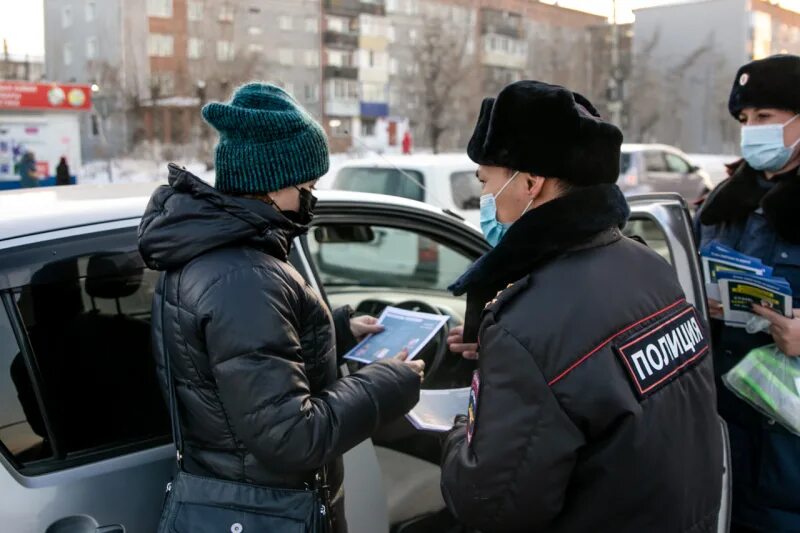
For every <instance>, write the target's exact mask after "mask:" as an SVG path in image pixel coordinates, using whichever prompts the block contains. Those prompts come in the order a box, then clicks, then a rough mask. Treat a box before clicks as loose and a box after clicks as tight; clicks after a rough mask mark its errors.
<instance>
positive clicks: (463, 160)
mask: <svg viewBox="0 0 800 533" xmlns="http://www.w3.org/2000/svg"><path fill="white" fill-rule="evenodd" d="M348 167H378V168H394V167H397V168H402V169H412V170H428V169H431V168H468V169H473V168H477V167H478V164H477V163H474V162H473V161H472V160H471V159H470V158H469V157H467V155H466V154H419V155H390V156H385V157H382V156H372V157H364V158H359V159H351V160H349V161H345V162H344V163H343V164H342V165H341V167H340V168H348Z"/></svg>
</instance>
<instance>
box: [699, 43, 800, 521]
mask: <svg viewBox="0 0 800 533" xmlns="http://www.w3.org/2000/svg"><path fill="white" fill-rule="evenodd" d="M798 88H800V57H798V56H793V55H776V56H772V57H768V58H766V59H762V60H759V61H753V62H751V63H748V64H747V65H744V66H742V67H741V68H740V69H739V71H738V72H737V73H736V77H735V78H734V81H733V88H732V90H731V94H730V100H729V103H728V109H729V111H730V113H731V115H733V118H734V119H736V120H738V121H739V122H740V123H741V124H742V137H741V141H742V156H743V157H744V160H743V161H742V162H740V163H739V164H738V166H737V167H736V168H735V169H734V171H733V175H732V176H731V177H730V178H729V179H728V180H726V181H725V182H723V183H722V184H721V185H720V186H719V187H718V188H717V189H716V190H715V191H714V192H713V193H712V194H711V195H710V196H709V198H708V199H707V200H706V202H705V204H704V206H703V208H702V210H701V212H700V216H699V219H700V223H701V224H700V226H699V229H700V241H701V244H702V245H706V244H708V243H710V242H712V241H717V242H720V243H722V244H725V245H727V246H730V247H733V248H735V249H737V250H739V251H740V252H743V253H745V254H748V255H751V256H753V257H757V258H759V259H761V260H762V261H763V262H764V263H765V264H767V265H770V266H773V267H774V275H775V276H778V277H782V278H786V279H787V280H788V281H789V283H790V284H791V286H792V290H793V293H794V294H793V296H794V299H795V302H797V301H800V300H799V299H800V219H798V211H797V209H798V206H800V148H798V147H799V146H800V91H799V90H798ZM709 304H710V308H711V309H712V316H716V318H722V317H721V310H720V304H719V302H716V301H711V302H709ZM795 307H800V306H799V305H795ZM755 311H756V313H758V314H760V315H761V316H763V317H765V318H767V319H768V320H769V321H770V324H771V327H770V329H769V331H768V332H764V333H760V334H754V335H751V334H749V333H747V332H746V331H745V330H743V329H741V328H733V327H728V326H725V325H724V323H723V322H722V321H721V320H712V337H713V339H714V365H715V370H716V372H717V377H718V379H719V377H720V376H721V375H723V374H725V373H726V372H728V371H729V370H730V369H731V367H733V366H734V365H735V364H736V363H738V362H739V361H740V360H741V359H742V357H744V356H745V355H747V353H748V352H749V351H750V350H752V349H753V348H757V347H759V346H764V345H767V344H771V343H773V342H774V343H776V344H777V346H778V347H779V348H780V349H781V350H782V351H783V353H785V354H786V355H789V356H799V355H800V312H798V311H800V310H797V309H796V310H795V316H794V317H791V318H788V317H784V316H782V315H780V314H778V313H775V312H774V311H772V310H770V309H767V308H764V307H756V308H755ZM717 392H718V394H719V410H720V414H722V416H723V418H725V420H726V421H727V422H728V430H729V432H730V439H731V450H732V460H733V463H732V467H733V476H732V479H733V488H734V491H733V524H734V528H735V530H738V531H769V532H783V531H786V532H788V531H793V532H796V531H800V437H797V436H796V435H793V434H791V433H790V432H789V431H787V430H785V429H784V428H783V427H781V426H780V425H779V424H775V423H774V421H771V420H769V419H767V418H766V417H764V416H761V415H760V414H759V413H757V412H756V411H755V410H754V409H752V408H751V407H750V406H749V405H748V404H746V403H745V402H743V401H742V400H740V399H738V398H737V397H736V396H734V395H733V394H732V393H731V392H730V391H729V390H728V389H727V388H726V387H725V386H724V385H722V384H721V383H720V382H718V383H717Z"/></svg>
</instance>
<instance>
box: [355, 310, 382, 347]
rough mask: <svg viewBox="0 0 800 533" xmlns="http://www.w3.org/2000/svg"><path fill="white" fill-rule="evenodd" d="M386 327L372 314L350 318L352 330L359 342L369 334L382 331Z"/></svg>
mask: <svg viewBox="0 0 800 533" xmlns="http://www.w3.org/2000/svg"><path fill="white" fill-rule="evenodd" d="M383 330H384V327H383V326H381V325H380V324H378V319H377V318H375V317H371V316H357V317H354V318H351V319H350V331H352V332H353V337H355V338H356V340H357V341H358V342H361V341H363V340H364V338H365V337H366V336H367V335H372V334H373V333H380V332H381V331H383Z"/></svg>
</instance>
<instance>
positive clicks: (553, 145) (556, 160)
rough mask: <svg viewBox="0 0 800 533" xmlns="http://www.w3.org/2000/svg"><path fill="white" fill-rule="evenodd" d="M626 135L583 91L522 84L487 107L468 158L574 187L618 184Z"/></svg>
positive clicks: (488, 100) (489, 101)
mask: <svg viewBox="0 0 800 533" xmlns="http://www.w3.org/2000/svg"><path fill="white" fill-rule="evenodd" d="M621 145H622V132H621V131H620V130H619V129H618V128H617V127H616V126H614V125H613V124H611V123H609V122H605V121H604V120H602V119H601V118H600V115H599V114H598V113H597V110H596V109H595V108H594V106H592V104H591V103H590V102H589V100H587V99H586V98H584V97H583V96H581V95H580V94H578V93H573V92H572V91H570V90H568V89H565V88H564V87H561V86H559V85H550V84H547V83H543V82H540V81H518V82H516V83H512V84H511V85H509V86H507V87H506V88H505V89H503V90H502V91H500V94H499V95H498V96H497V98H486V99H485V100H484V101H483V104H482V105H481V112H480V116H479V117H478V123H477V125H476V126H475V132H474V133H473V134H472V139H470V141H469V146H468V147H467V155H469V157H470V159H472V160H473V161H475V162H476V163H478V164H479V165H490V166H499V167H506V168H510V169H513V170H519V171H522V172H530V173H531V174H535V175H537V176H543V177H547V178H560V179H562V180H564V181H566V182H568V183H571V184H572V185H576V186H585V185H596V184H599V183H616V181H617V179H618V178H619V158H620V147H621Z"/></svg>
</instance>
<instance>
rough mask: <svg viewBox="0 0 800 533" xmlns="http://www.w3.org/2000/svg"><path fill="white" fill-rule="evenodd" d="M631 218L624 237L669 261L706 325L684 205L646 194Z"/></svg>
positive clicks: (634, 203)
mask: <svg viewBox="0 0 800 533" xmlns="http://www.w3.org/2000/svg"><path fill="white" fill-rule="evenodd" d="M628 203H629V204H630V206H631V217H630V221H629V222H628V225H627V226H626V227H625V234H626V235H629V236H631V235H636V236H638V237H641V238H642V239H644V240H645V242H646V243H647V245H648V246H650V248H652V249H653V250H655V251H656V252H658V253H659V254H660V255H661V256H662V257H664V259H666V260H667V261H669V262H670V263H671V264H672V266H673V267H674V268H675V272H676V273H677V274H678V280H679V281H680V283H681V286H682V287H683V291H684V292H685V293H686V299H687V300H688V301H689V302H690V303H692V304H694V306H695V307H697V309H698V311H700V313H701V314H702V316H703V317H705V318H706V322H708V303H707V300H706V293H705V285H704V284H703V273H702V270H701V267H700V260H699V257H698V253H697V246H696V243H695V238H694V234H693V231H692V220H691V215H690V214H689V207H688V206H687V204H686V201H685V200H684V199H683V198H682V197H681V196H680V195H678V194H669V193H663V194H648V195H637V196H631V197H629V198H628ZM719 421H720V429H721V431H722V442H723V446H724V450H723V458H724V465H723V466H724V468H723V479H722V495H721V502H720V503H721V505H720V512H719V519H718V526H717V531H718V532H719V533H724V532H727V531H728V530H729V529H730V505H731V477H730V444H729V441H728V429H727V426H726V425H725V422H724V421H723V420H722V418H720V419H719Z"/></svg>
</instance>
